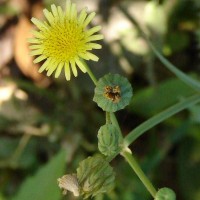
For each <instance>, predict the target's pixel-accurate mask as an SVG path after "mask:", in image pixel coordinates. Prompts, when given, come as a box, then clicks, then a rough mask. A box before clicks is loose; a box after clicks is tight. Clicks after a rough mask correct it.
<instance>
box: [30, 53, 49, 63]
mask: <svg viewBox="0 0 200 200" xmlns="http://www.w3.org/2000/svg"><path fill="white" fill-rule="evenodd" d="M46 58H47V57H46V56H44V55H41V56H39V57H37V58H36V59H35V60H34V61H33V63H39V62H41V61H42V60H44V59H46Z"/></svg>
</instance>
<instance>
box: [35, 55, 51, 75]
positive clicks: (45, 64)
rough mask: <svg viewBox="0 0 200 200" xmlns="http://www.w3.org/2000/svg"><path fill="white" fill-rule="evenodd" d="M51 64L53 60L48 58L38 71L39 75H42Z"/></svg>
mask: <svg viewBox="0 0 200 200" xmlns="http://www.w3.org/2000/svg"><path fill="white" fill-rule="evenodd" d="M50 63H51V58H48V59H47V60H46V61H45V62H44V63H43V65H42V66H41V67H40V69H39V70H38V72H39V73H42V72H43V71H44V70H45V69H46V67H47V66H48V65H49V64H50Z"/></svg>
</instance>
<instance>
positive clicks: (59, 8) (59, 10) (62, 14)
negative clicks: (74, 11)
mask: <svg viewBox="0 0 200 200" xmlns="http://www.w3.org/2000/svg"><path fill="white" fill-rule="evenodd" d="M58 15H59V18H60V20H61V23H63V22H64V13H63V11H62V8H61V7H60V6H58Z"/></svg>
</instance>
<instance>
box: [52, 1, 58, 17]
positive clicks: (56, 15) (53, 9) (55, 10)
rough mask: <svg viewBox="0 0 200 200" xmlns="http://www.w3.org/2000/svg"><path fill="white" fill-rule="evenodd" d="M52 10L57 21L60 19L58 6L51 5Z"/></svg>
mask: <svg viewBox="0 0 200 200" xmlns="http://www.w3.org/2000/svg"><path fill="white" fill-rule="evenodd" d="M51 10H52V13H53V15H54V18H55V19H58V17H59V16H58V10H57V8H56V6H55V5H54V4H53V5H51Z"/></svg>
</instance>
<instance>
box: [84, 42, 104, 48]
mask: <svg viewBox="0 0 200 200" xmlns="http://www.w3.org/2000/svg"><path fill="white" fill-rule="evenodd" d="M87 46H88V47H90V48H91V49H101V48H102V46H101V45H100V44H97V43H92V42H90V43H88V44H87Z"/></svg>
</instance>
